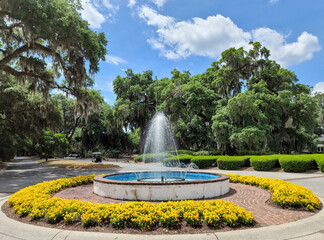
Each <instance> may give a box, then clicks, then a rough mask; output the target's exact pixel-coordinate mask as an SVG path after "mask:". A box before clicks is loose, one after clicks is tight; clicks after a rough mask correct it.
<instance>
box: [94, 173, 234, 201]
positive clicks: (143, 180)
mask: <svg viewBox="0 0 324 240" xmlns="http://www.w3.org/2000/svg"><path fill="white" fill-rule="evenodd" d="M139 176H140V178H139ZM228 191H229V176H226V175H221V174H214V173H203V172H186V173H184V172H181V171H168V172H166V171H160V172H155V171H151V172H131V173H127V172H125V173H118V174H110V175H101V176H97V177H95V178H94V193H95V194H98V195H100V196H103V197H109V198H113V199H120V200H143V201H169V200H187V199H207V198H213V197H217V196H221V195H224V194H226V193H227V192H228Z"/></svg>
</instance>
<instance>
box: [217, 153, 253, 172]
mask: <svg viewBox="0 0 324 240" xmlns="http://www.w3.org/2000/svg"><path fill="white" fill-rule="evenodd" d="M217 166H218V168H219V169H225V170H237V169H240V168H241V167H247V166H250V163H249V157H246V156H240V157H237V156H218V158H217Z"/></svg>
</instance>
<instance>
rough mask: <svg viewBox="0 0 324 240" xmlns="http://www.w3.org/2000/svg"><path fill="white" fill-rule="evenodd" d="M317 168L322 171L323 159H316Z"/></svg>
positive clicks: (323, 168) (323, 169) (323, 166)
mask: <svg viewBox="0 0 324 240" xmlns="http://www.w3.org/2000/svg"><path fill="white" fill-rule="evenodd" d="M316 163H317V166H318V169H319V170H320V171H322V172H324V159H318V160H316Z"/></svg>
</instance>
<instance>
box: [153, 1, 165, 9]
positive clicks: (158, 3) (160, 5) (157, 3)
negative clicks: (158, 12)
mask: <svg viewBox="0 0 324 240" xmlns="http://www.w3.org/2000/svg"><path fill="white" fill-rule="evenodd" d="M151 1H152V2H153V3H154V4H155V5H156V6H158V7H159V8H161V7H163V5H164V4H165V2H166V1H167V0H151Z"/></svg>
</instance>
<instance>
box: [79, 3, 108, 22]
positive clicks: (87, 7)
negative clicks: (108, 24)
mask: <svg viewBox="0 0 324 240" xmlns="http://www.w3.org/2000/svg"><path fill="white" fill-rule="evenodd" d="M82 8H83V9H82V10H81V17H82V18H83V19H85V20H86V21H88V22H89V24H90V26H91V27H93V28H100V27H101V24H102V23H104V22H105V20H106V19H105V17H104V16H103V15H102V14H101V13H100V12H99V11H98V9H97V8H96V7H95V6H94V5H92V4H91V2H90V0H82Z"/></svg>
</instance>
